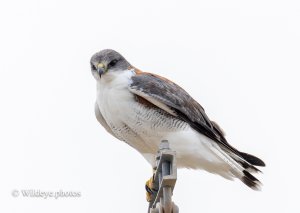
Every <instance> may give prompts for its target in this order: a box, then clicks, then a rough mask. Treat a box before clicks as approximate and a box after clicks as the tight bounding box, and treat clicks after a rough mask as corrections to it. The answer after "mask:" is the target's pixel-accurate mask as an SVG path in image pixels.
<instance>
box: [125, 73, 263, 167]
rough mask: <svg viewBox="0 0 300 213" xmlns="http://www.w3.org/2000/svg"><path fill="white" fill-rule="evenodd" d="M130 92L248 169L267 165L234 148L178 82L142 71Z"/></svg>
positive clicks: (132, 83)
mask: <svg viewBox="0 0 300 213" xmlns="http://www.w3.org/2000/svg"><path fill="white" fill-rule="evenodd" d="M129 90H130V91H131V92H132V93H134V94H135V95H137V96H141V97H142V98H144V99H146V100H147V101H149V102H151V103H152V104H154V105H156V106H157V107H159V108H161V109H163V110H165V111H166V112H168V113H170V114H171V115H173V116H176V117H177V118H179V119H181V120H184V121H185V122H187V123H188V124H190V126H191V127H192V128H194V129H195V130H196V131H198V132H200V133H201V134H203V135H205V136H207V137H208V138H210V139H212V140H214V141H215V142H216V143H217V144H218V145H219V146H220V148H222V149H224V151H226V152H228V153H232V155H233V156H235V158H238V159H239V161H241V160H243V162H242V163H243V164H245V166H246V167H249V168H251V169H252V170H256V171H258V169H256V168H255V167H254V166H253V165H258V166H262V165H264V163H263V162H262V161H261V162H262V163H259V164H260V165H259V164H255V163H253V162H255V161H253V162H250V161H251V160H249V161H248V159H247V158H245V156H246V155H245V154H244V153H241V152H239V151H238V150H237V149H235V148H234V147H232V146H231V145H230V144H229V143H228V142H227V140H226V139H225V134H224V132H223V130H222V129H221V128H220V127H219V126H218V125H217V124H216V123H215V122H213V121H211V120H210V119H209V118H208V116H207V115H206V113H205V111H204V108H203V107H202V106H201V105H200V104H199V103H198V102H197V101H195V100H194V99H193V98H192V97H191V96H190V95H189V94H188V93H187V92H186V91H185V90H184V89H182V88H181V87H180V86H178V85H177V84H175V83H174V82H172V81H170V80H168V79H166V78H163V77H160V76H158V75H154V74H151V73H145V72H141V71H138V72H137V75H135V76H133V77H132V82H131V84H130V85H129ZM251 156H252V155H251ZM249 159H250V158H249ZM257 159H258V158H257ZM259 160H260V159H259ZM257 162H258V161H257ZM251 164H253V165H251Z"/></svg>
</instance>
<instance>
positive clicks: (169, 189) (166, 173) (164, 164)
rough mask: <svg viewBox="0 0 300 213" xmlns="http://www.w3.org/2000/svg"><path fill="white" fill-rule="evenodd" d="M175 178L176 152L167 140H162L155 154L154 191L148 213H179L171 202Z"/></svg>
mask: <svg viewBox="0 0 300 213" xmlns="http://www.w3.org/2000/svg"><path fill="white" fill-rule="evenodd" d="M176 180H177V166H176V152H175V151H172V150H171V149H170V146H169V142H168V141H167V140H163V141H161V144H160V146H159V151H158V153H157V156H156V171H155V173H154V174H153V184H154V189H155V191H156V192H155V193H154V194H153V195H152V198H151V201H150V203H149V208H148V213H179V209H178V207H177V206H176V205H175V204H174V203H173V202H172V195H173V190H174V187H175V184H176Z"/></svg>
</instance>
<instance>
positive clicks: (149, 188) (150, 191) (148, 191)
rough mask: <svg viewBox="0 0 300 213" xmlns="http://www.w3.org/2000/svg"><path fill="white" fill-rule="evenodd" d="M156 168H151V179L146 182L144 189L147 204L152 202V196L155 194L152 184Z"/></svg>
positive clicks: (155, 190)
mask: <svg viewBox="0 0 300 213" xmlns="http://www.w3.org/2000/svg"><path fill="white" fill-rule="evenodd" d="M155 172H156V168H153V175H152V177H151V178H150V179H149V180H147V181H146V184H145V188H146V200H147V201H148V202H152V201H153V200H154V198H155V197H154V195H155V193H156V192H157V189H156V188H155V184H154V177H155Z"/></svg>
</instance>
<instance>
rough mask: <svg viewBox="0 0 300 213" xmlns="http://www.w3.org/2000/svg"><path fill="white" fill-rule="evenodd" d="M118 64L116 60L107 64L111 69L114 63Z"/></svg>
mask: <svg viewBox="0 0 300 213" xmlns="http://www.w3.org/2000/svg"><path fill="white" fill-rule="evenodd" d="M117 62H118V60H117V59H115V60H112V61H111V62H110V63H109V64H108V66H109V67H113V66H115V65H116V63H117Z"/></svg>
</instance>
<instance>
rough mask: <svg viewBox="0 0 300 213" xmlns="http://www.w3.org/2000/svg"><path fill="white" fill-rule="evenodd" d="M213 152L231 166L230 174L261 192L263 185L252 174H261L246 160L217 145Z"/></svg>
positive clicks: (213, 147) (214, 145)
mask: <svg viewBox="0 0 300 213" xmlns="http://www.w3.org/2000/svg"><path fill="white" fill-rule="evenodd" d="M210 148H211V150H212V151H213V152H214V153H215V154H216V155H217V156H218V157H219V158H221V159H222V160H223V161H224V162H226V163H227V165H228V166H229V170H230V172H231V173H232V174H233V175H234V176H235V177H237V178H239V179H240V180H241V181H242V182H243V183H244V184H245V185H247V186H248V187H250V188H251V189H253V190H260V189H261V186H262V183H261V182H260V181H259V180H258V179H257V178H255V177H254V176H253V175H252V174H250V172H260V170H259V169H257V168H256V167H255V166H253V165H252V164H251V163H250V162H248V161H247V160H246V159H243V158H241V157H240V156H237V155H236V154H234V153H232V152H230V150H226V151H225V150H223V149H221V148H220V147H219V146H218V145H217V144H212V147H210Z"/></svg>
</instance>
